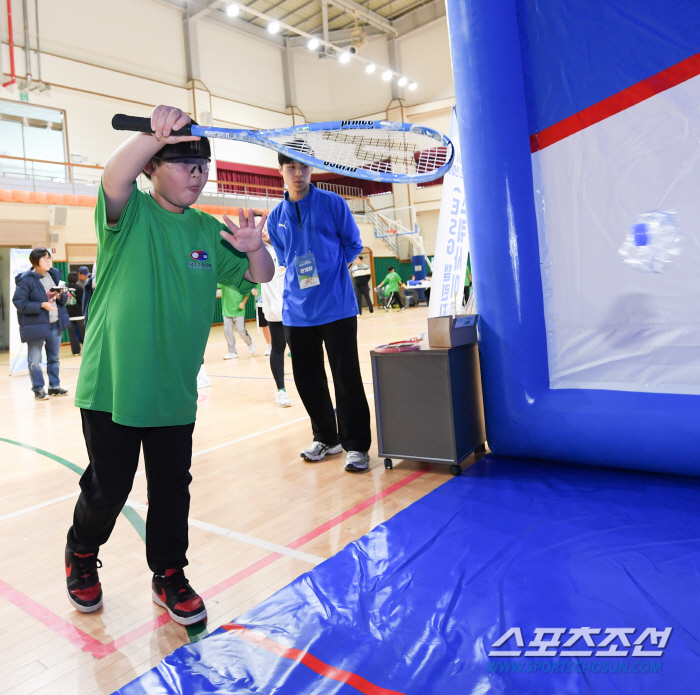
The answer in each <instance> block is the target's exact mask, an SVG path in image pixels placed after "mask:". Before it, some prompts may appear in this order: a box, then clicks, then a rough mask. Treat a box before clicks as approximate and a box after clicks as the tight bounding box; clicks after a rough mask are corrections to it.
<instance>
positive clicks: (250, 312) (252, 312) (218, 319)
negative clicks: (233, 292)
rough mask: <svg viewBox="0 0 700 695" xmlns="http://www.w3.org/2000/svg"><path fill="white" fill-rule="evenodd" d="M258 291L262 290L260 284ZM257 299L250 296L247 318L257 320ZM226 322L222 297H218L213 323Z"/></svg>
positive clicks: (246, 305)
mask: <svg viewBox="0 0 700 695" xmlns="http://www.w3.org/2000/svg"><path fill="white" fill-rule="evenodd" d="M258 292H260V285H258ZM256 302H257V299H256V298H255V297H253V295H251V296H250V299H249V300H248V301H247V302H246V303H245V320H246V321H249V320H253V321H255V306H256ZM223 322H224V315H223V314H222V313H221V297H217V299H216V304H215V305H214V318H213V319H212V325H214V324H217V323H223Z"/></svg>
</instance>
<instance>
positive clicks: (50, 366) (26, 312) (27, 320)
mask: <svg viewBox="0 0 700 695" xmlns="http://www.w3.org/2000/svg"><path fill="white" fill-rule="evenodd" d="M29 262H30V263H31V264H32V269H31V270H27V271H25V272H24V273H20V274H19V275H17V277H16V278H15V283H16V284H17V289H16V290H15V294H14V296H13V297H12V302H13V304H14V305H15V308H16V309H17V319H18V320H19V334H20V338H21V339H22V342H23V343H27V348H28V355H27V360H28V362H29V378H30V379H31V382H32V391H34V399H35V400H37V401H46V400H48V398H49V396H67V395H68V391H66V389H63V388H61V380H60V378H59V375H58V370H59V349H60V347H61V334H62V333H63V331H64V330H65V329H66V328H68V327H69V325H70V319H69V317H68V312H67V311H66V307H65V306H64V305H65V303H66V300H67V299H68V293H67V292H63V291H61V292H54V291H53V290H52V288H53V287H57V286H58V285H59V283H60V282H61V273H60V272H59V271H58V270H56V268H52V267H51V254H50V253H49V250H48V249H45V248H43V247H38V248H36V249H34V250H33V251H32V252H31V253H30V254H29ZM44 346H46V372H47V374H48V377H49V392H48V395H47V394H46V391H45V390H44V383H45V382H44V374H43V373H42V371H41V350H42V348H44Z"/></svg>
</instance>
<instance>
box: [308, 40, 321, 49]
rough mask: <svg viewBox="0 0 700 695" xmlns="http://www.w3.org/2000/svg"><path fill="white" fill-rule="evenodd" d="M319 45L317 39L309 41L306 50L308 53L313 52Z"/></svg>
mask: <svg viewBox="0 0 700 695" xmlns="http://www.w3.org/2000/svg"><path fill="white" fill-rule="evenodd" d="M319 45H320V42H319V40H318V39H309V43H307V44H306V46H307V48H308V49H309V50H310V51H315V50H316V49H317V48H318V47H319Z"/></svg>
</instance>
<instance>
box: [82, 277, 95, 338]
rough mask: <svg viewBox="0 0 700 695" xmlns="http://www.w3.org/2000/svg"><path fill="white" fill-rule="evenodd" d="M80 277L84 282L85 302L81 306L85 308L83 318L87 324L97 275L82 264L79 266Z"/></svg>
mask: <svg viewBox="0 0 700 695" xmlns="http://www.w3.org/2000/svg"><path fill="white" fill-rule="evenodd" d="M78 278H79V280H80V281H81V282H82V283H83V303H82V305H81V306H82V310H83V320H84V322H85V325H86V326H87V321H88V310H89V307H90V300H91V299H92V293H93V292H94V291H95V276H94V275H92V274H91V273H90V270H89V268H88V267H87V266H86V265H81V266H80V268H78Z"/></svg>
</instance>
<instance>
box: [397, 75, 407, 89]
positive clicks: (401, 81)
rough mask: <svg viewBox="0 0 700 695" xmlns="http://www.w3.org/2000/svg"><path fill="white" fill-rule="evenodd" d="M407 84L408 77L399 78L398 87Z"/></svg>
mask: <svg viewBox="0 0 700 695" xmlns="http://www.w3.org/2000/svg"><path fill="white" fill-rule="evenodd" d="M407 84H408V77H401V78H399V87H405V86H406V85H407Z"/></svg>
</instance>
